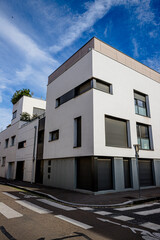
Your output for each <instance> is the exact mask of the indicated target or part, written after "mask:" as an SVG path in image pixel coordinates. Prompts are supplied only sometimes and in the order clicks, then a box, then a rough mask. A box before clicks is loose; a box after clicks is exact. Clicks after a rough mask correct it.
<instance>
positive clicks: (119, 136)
mask: <svg viewBox="0 0 160 240" xmlns="http://www.w3.org/2000/svg"><path fill="white" fill-rule="evenodd" d="M105 134H106V146H112V147H131V142H130V130H129V121H126V120H122V119H118V118H113V117H110V116H105Z"/></svg>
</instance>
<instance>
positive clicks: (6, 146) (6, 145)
mask: <svg viewBox="0 0 160 240" xmlns="http://www.w3.org/2000/svg"><path fill="white" fill-rule="evenodd" d="M8 144H9V138H7V139H6V140H5V148H8Z"/></svg>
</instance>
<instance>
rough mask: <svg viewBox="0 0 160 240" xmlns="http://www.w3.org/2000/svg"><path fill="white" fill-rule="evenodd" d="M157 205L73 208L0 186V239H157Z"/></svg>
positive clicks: (159, 233) (159, 223) (159, 228)
mask: <svg viewBox="0 0 160 240" xmlns="http://www.w3.org/2000/svg"><path fill="white" fill-rule="evenodd" d="M159 214H160V204H159V203H158V202H152V203H146V204H141V205H135V206H132V207H121V208H91V207H81V206H80V207H74V206H67V205H62V204H60V203H57V202H54V201H51V200H48V199H45V198H41V197H39V196H37V195H33V194H30V193H28V192H25V191H20V190H18V189H16V188H12V187H9V186H5V185H0V240H8V239H9V240H58V239H73V240H74V239H75V240H83V239H93V240H104V239H115V240H124V239H125V240H129V239H131V240H133V239H145V240H157V239H160V220H159Z"/></svg>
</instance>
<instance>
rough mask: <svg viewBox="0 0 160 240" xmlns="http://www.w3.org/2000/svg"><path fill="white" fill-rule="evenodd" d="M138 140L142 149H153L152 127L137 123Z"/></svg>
mask: <svg viewBox="0 0 160 240" xmlns="http://www.w3.org/2000/svg"><path fill="white" fill-rule="evenodd" d="M137 138H138V144H139V145H140V149H142V150H149V149H153V141H152V132H151V126H148V125H144V124H140V123H137Z"/></svg>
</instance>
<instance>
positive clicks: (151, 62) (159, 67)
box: [143, 55, 160, 73]
mask: <svg viewBox="0 0 160 240" xmlns="http://www.w3.org/2000/svg"><path fill="white" fill-rule="evenodd" d="M143 63H144V64H145V65H147V66H148V67H150V68H152V69H154V70H156V71H157V72H159V73H160V57H159V55H158V56H155V57H153V58H147V59H146V60H144V61H143Z"/></svg>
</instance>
